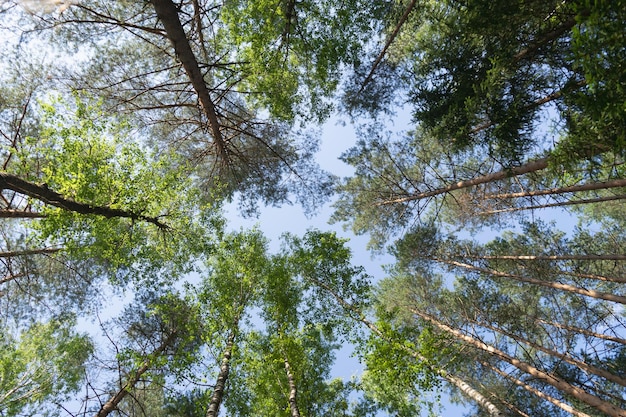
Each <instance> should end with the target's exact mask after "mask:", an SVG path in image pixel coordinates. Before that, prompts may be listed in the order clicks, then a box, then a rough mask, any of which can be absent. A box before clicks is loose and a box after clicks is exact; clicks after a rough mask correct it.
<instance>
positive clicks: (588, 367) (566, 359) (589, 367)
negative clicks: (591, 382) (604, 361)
mask: <svg viewBox="0 0 626 417" xmlns="http://www.w3.org/2000/svg"><path fill="white" fill-rule="evenodd" d="M465 320H467V321H468V322H470V323H472V324H475V325H477V326H481V327H484V328H486V329H489V330H493V331H494V332H496V333H500V334H501V335H504V336H506V337H509V338H511V339H513V340H515V341H516V342H518V343H523V344H525V345H527V346H530V347H531V348H533V349H536V350H538V351H540V352H543V353H545V354H547V355H550V356H554V357H555V358H559V359H560V360H562V361H563V362H567V363H569V364H570V365H574V366H576V367H578V368H579V369H581V370H583V371H585V372H588V373H591V374H594V375H597V376H599V377H602V378H604V379H606V380H608V381H611V382H614V383H616V384H619V385H621V386H623V387H626V380H625V379H624V378H621V377H619V376H617V375H614V374H612V373H610V372H609V371H607V370H604V369H600V368H597V367H595V366H592V365H589V364H587V363H585V362H582V361H579V360H578V359H574V358H573V357H571V356H570V355H568V354H565V353H561V352H557V351H555V350H552V349H548V348H546V347H544V346H541V345H539V344H537V343H533V342H531V341H530V340H527V339H524V338H523V337H521V336H517V335H515V334H513V333H511V332H508V331H507V330H504V329H501V328H499V327H496V326H493V325H491V324H489V323H483V322H479V321H476V320H472V319H470V318H467V317H466V318H465Z"/></svg>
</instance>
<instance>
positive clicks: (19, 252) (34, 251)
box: [0, 248, 62, 258]
mask: <svg viewBox="0 0 626 417" xmlns="http://www.w3.org/2000/svg"><path fill="white" fill-rule="evenodd" d="M61 250H62V249H61V248H43V249H26V250H15V251H8V252H0V258H14V257H16V256H30V255H50V254H52V253H57V252H60V251H61Z"/></svg>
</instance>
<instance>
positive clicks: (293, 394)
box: [283, 354, 300, 417]
mask: <svg viewBox="0 0 626 417" xmlns="http://www.w3.org/2000/svg"><path fill="white" fill-rule="evenodd" d="M283 355H284V362H285V373H286V374H287V381H288V382H289V411H290V412H291V417H300V410H299V409H298V400H297V395H298V389H297V386H296V381H295V379H294V377H293V374H292V373H291V366H290V365H289V359H288V358H287V355H286V354H283Z"/></svg>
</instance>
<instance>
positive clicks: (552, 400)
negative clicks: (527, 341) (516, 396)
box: [480, 361, 591, 417]
mask: <svg viewBox="0 0 626 417" xmlns="http://www.w3.org/2000/svg"><path fill="white" fill-rule="evenodd" d="M480 363H481V364H482V365H483V366H484V367H486V368H489V369H491V370H492V371H494V372H496V373H497V374H498V375H501V376H503V377H504V378H506V379H508V380H509V381H511V382H513V383H514V384H515V385H517V386H520V387H522V388H524V389H525V390H526V391H528V392H530V393H532V394H534V395H536V396H537V397H539V398H541V399H542V400H545V401H548V402H550V403H552V404H554V405H556V406H557V407H559V408H560V409H561V410H564V411H566V412H568V413H570V414H572V415H573V416H576V417H591V416H590V415H589V414H585V413H583V412H582V411H578V410H577V409H575V408H574V407H572V406H571V405H569V404H566V403H564V402H563V401H559V400H557V399H556V398H554V397H552V396H550V395H548V394H546V393H545V392H543V391H541V390H538V389H537V388H535V387H533V386H532V385H528V384H527V383H525V382H524V381H520V380H519V379H517V378H515V377H513V376H511V375H510V374H507V373H506V372H503V371H502V370H501V369H500V368H498V367H496V366H493V365H492V364H490V363H487V362H484V361H481V362H480Z"/></svg>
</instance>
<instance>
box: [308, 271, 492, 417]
mask: <svg viewBox="0 0 626 417" xmlns="http://www.w3.org/2000/svg"><path fill="white" fill-rule="evenodd" d="M307 279H309V280H310V281H312V282H313V283H314V284H315V285H317V286H319V287H320V288H322V289H324V290H325V291H327V292H328V293H329V294H330V295H332V296H333V298H335V300H337V302H338V303H339V304H340V305H341V306H342V307H343V308H344V310H346V312H347V313H348V315H349V316H351V317H352V318H353V319H355V320H357V321H360V322H361V323H363V324H364V325H365V326H366V327H367V328H368V329H370V331H371V332H372V333H374V334H375V335H376V336H378V337H380V338H381V339H383V340H385V341H387V342H388V343H394V341H393V340H390V339H389V338H388V337H386V336H385V334H384V333H383V332H382V331H381V330H380V329H379V328H378V327H377V326H376V325H375V324H374V323H372V322H371V321H370V320H368V319H367V318H366V317H365V314H363V312H362V311H360V310H359V309H358V308H356V307H355V306H353V305H352V304H350V303H348V302H347V301H346V300H344V299H343V298H342V297H341V296H339V294H337V292H336V291H334V290H333V289H332V288H330V287H329V286H328V285H326V284H324V283H323V282H321V281H319V280H317V279H316V278H314V277H307ZM399 346H401V348H402V349H403V350H404V351H405V352H406V353H407V354H409V355H410V356H412V357H413V358H415V359H417V360H418V361H420V362H422V363H424V364H426V365H427V366H428V368H429V369H431V370H432V371H433V372H434V373H436V374H437V375H439V376H440V377H441V378H443V379H444V380H446V381H447V382H448V383H450V384H451V385H453V386H455V387H456V388H457V389H458V390H459V391H461V392H462V393H463V394H465V395H466V396H467V398H469V399H471V400H472V401H474V402H476V404H478V406H479V407H481V408H482V409H483V410H485V411H487V413H488V414H489V415H490V416H491V417H504V414H503V413H502V411H500V409H498V407H497V406H496V405H495V404H493V403H492V402H491V401H489V399H488V398H487V397H485V396H484V395H483V394H481V393H480V392H479V391H477V390H476V389H474V388H472V386H471V385H469V384H468V383H466V382H465V381H463V380H462V379H461V378H459V377H457V376H454V375H452V374H451V373H449V372H447V371H446V370H444V369H441V368H438V367H435V366H433V365H432V364H431V363H429V362H428V360H427V359H426V358H424V356H422V355H420V354H419V352H416V351H415V350H413V349H411V348H409V347H408V346H406V345H405V344H403V343H401V344H399Z"/></svg>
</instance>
